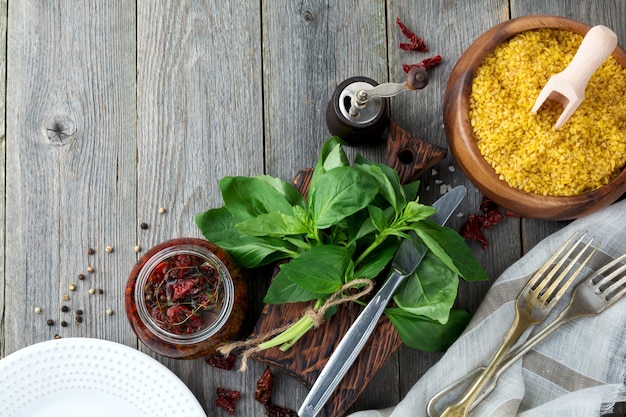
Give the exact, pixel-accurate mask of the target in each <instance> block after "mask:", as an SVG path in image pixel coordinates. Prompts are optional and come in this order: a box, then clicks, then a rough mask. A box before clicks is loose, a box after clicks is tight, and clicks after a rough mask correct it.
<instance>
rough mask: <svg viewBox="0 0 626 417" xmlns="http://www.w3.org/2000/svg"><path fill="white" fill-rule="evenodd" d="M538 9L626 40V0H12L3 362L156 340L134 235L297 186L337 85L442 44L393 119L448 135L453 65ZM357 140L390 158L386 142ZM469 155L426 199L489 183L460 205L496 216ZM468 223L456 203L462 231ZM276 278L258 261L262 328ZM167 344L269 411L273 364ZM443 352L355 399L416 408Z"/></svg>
mask: <svg viewBox="0 0 626 417" xmlns="http://www.w3.org/2000/svg"><path fill="white" fill-rule="evenodd" d="M535 13H545V14H554V15H560V16H564V17H568V18H572V19H575V20H579V21H582V22H584V23H587V24H604V25H607V26H609V27H611V28H613V29H614V30H615V32H616V33H617V35H618V38H619V43H620V44H621V45H622V46H624V45H626V26H624V21H626V2H622V1H613V0H597V1H593V2H580V1H577V0H569V1H558V2H539V1H532V0H519V1H506V0H475V1H441V2H438V1H435V2H427V1H424V0H412V1H405V2H394V1H387V2H385V1H382V0H379V1H367V2H365V1H348V2H344V1H337V0H331V1H326V2H320V1H314V0H311V1H299V2H298V1H286V0H279V1H224V0H222V1H212V0H183V1H178V0H176V1H159V0H135V1H132V0H129V1H97V0H91V1H70V0H61V1H56V2H52V1H39V0H10V1H7V0H2V1H0V29H1V31H0V33H1V34H2V36H0V54H2V55H0V60H1V61H2V63H3V65H1V66H0V96H1V97H2V98H3V101H2V102H1V103H2V109H1V111H0V117H2V120H1V121H0V129H2V132H0V135H2V138H3V140H2V142H1V145H2V148H1V152H2V156H3V157H2V158H0V161H2V164H3V169H2V170H1V171H0V175H1V176H2V180H0V187H3V188H4V189H3V190H2V191H3V194H4V195H5V198H2V199H0V215H2V216H3V218H2V220H3V221H2V224H3V225H4V227H3V229H2V232H3V236H2V239H0V245H1V246H2V248H1V250H0V254H1V255H0V265H1V268H0V271H2V274H1V275H0V312H1V319H2V321H1V322H0V357H4V356H6V355H8V354H10V353H12V352H15V351H17V350H18V349H20V348H23V347H26V346H28V345H31V344H33V343H36V342H41V341H45V340H50V339H52V338H54V337H55V335H59V336H61V337H70V336H84V337H95V338H101V339H107V340H111V341H116V342H120V343H123V344H126V345H129V346H132V347H136V348H138V349H140V350H142V351H146V352H147V353H149V354H150V351H148V350H147V349H146V348H145V347H144V346H143V345H142V344H141V343H139V342H138V341H137V339H136V337H135V335H134V333H133V332H132V330H131V328H130V326H129V324H128V322H127V320H126V317H125V314H124V304H123V293H124V287H125V283H126V278H127V276H128V273H129V271H130V269H131V268H132V266H133V264H134V263H135V261H136V259H137V256H138V254H137V253H136V252H135V250H134V248H135V246H137V245H139V246H141V247H142V248H143V249H144V250H146V249H148V248H149V247H151V246H153V245H155V244H157V243H159V242H162V241H164V240H166V239H169V238H173V237H181V236H198V237H199V236H200V232H199V230H197V228H196V226H195V224H194V221H193V218H194V216H195V214H197V213H199V212H202V211H204V210H206V209H208V208H211V207H215V206H218V205H220V204H221V200H220V195H219V190H218V188H217V182H218V180H219V179H220V178H222V177H223V176H225V175H257V174H262V173H266V174H269V175H272V176H276V177H280V178H282V179H285V180H291V179H292V178H293V177H294V175H295V174H296V173H297V172H298V171H299V170H300V169H301V168H303V167H308V166H312V165H313V163H314V161H315V159H316V157H317V155H318V152H319V149H320V146H321V144H322V143H323V141H324V140H325V139H326V138H327V137H328V136H329V134H328V131H327V128H326V124H325V116H324V110H325V107H326V104H327V102H328V100H329V97H330V95H331V94H332V92H333V90H334V88H335V86H336V85H337V84H339V83H340V82H341V81H343V80H344V79H346V78H349V77H352V76H355V75H364V76H368V77H370V78H373V79H375V80H377V81H379V82H385V81H394V82H398V81H401V80H403V78H404V73H403V72H402V68H401V65H402V64H404V63H407V64H410V63H415V62H419V61H421V60H422V59H423V58H426V57H428V56H432V55H436V54H439V55H441V56H442V58H443V62H442V63H441V65H439V66H438V67H436V68H433V69H432V70H431V81H430V84H429V85H428V86H427V88H426V89H424V90H422V91H418V92H415V93H410V94H403V95H400V96H398V97H396V98H393V99H392V109H391V114H392V118H393V119H394V120H395V121H396V122H397V123H398V124H399V125H401V126H402V127H404V128H405V129H406V130H407V131H409V132H410V133H411V134H413V135H415V136H417V137H420V138H422V139H424V140H426V141H428V142H430V143H433V144H437V145H439V146H442V147H446V138H445V135H444V130H443V125H442V97H443V91H444V88H445V85H446V82H447V78H448V75H449V74H450V71H451V69H452V67H453V65H454V63H455V62H456V60H457V59H458V57H459V56H460V54H461V53H462V52H463V51H464V50H465V49H466V48H467V47H468V46H469V45H470V43H471V42H472V41H473V40H475V39H476V38H477V37H478V36H479V35H480V34H481V33H483V32H484V31H485V30H487V29H489V28H490V27H492V26H493V25H495V24H497V23H499V22H501V21H503V20H506V19H509V18H513V17H518V16H523V15H528V14H535ZM396 17H400V18H401V19H402V20H403V21H404V22H405V23H406V24H407V25H408V26H409V27H410V28H412V29H413V30H414V31H415V32H416V33H417V34H418V35H420V36H422V37H423V38H424V40H425V42H426V44H427V45H428V46H429V48H430V51H429V52H428V53H416V52H410V53H409V52H403V51H401V50H399V49H398V47H397V45H398V43H399V42H402V41H404V39H403V37H402V35H401V33H400V31H399V29H398V27H397V26H396V24H395V19H396ZM350 152H351V155H354V153H355V152H356V150H350ZM358 152H361V153H363V154H364V155H365V156H366V157H368V158H370V159H374V160H381V159H382V157H383V154H384V146H375V147H370V148H365V149H359V150H358ZM454 167H455V162H454V160H453V158H452V156H451V155H448V157H447V158H446V159H445V160H444V161H442V162H441V163H439V164H438V165H437V167H436V173H435V172H428V173H427V174H426V175H425V176H423V177H422V181H423V185H422V189H421V193H420V196H421V199H422V201H424V202H427V203H430V202H432V201H434V200H435V199H436V198H437V197H438V195H439V188H440V187H439V185H440V184H450V185H457V184H464V185H466V186H468V188H469V190H470V192H469V197H468V198H467V199H466V201H465V202H464V203H463V206H462V207H461V209H460V211H461V212H463V213H465V215H467V214H469V213H472V212H477V211H478V206H479V203H480V199H481V196H480V194H479V193H478V192H476V191H475V188H474V187H473V186H472V185H471V184H470V183H469V182H468V181H467V180H466V178H465V177H464V176H463V174H462V173H461V172H460V170H458V169H456V170H454ZM160 208H164V209H165V211H164V212H163V213H160V210H159V209H160ZM161 211H162V210H161ZM463 221H464V218H456V217H455V218H454V219H453V221H452V223H451V227H453V228H457V229H458V228H459V227H460V225H461V224H462V222H463ZM141 223H146V224H147V225H148V226H149V227H148V228H147V229H144V228H141V227H140V224H141ZM563 225H564V223H563V222H546V221H538V220H531V219H517V218H508V219H507V220H506V221H505V222H504V223H502V224H500V225H498V226H497V227H496V228H494V229H491V230H489V231H488V232H487V237H488V239H489V241H490V246H489V248H488V249H487V250H483V249H481V248H480V247H479V246H478V245H474V244H472V245H473V246H472V247H473V248H474V250H475V253H476V256H477V257H478V259H479V260H480V262H481V264H482V265H483V266H484V268H485V269H486V270H487V271H488V273H489V276H490V278H491V280H492V281H493V280H494V279H495V278H497V276H498V275H499V274H500V273H501V272H502V271H503V270H504V269H505V268H506V267H508V266H509V265H510V264H512V263H513V262H514V261H515V260H517V259H518V258H519V257H520V256H522V255H523V254H524V253H525V252H526V251H528V250H529V249H530V248H531V247H533V245H535V244H536V243H537V242H538V241H539V240H541V239H542V238H543V237H544V236H546V235H548V234H550V233H552V232H554V231H556V230H558V229H559V228H560V227H562V226H563ZM107 246H111V247H112V248H113V251H112V252H107V251H106V250H105V248H106V247H107ZM88 248H92V249H94V250H95V253H93V254H88ZM90 267H93V269H94V270H93V272H91V273H90V272H88V268H90ZM79 274H83V275H85V279H84V280H82V281H81V280H79V278H78V276H79ZM268 278H269V277H268V275H267V273H266V271H264V272H262V273H256V274H250V281H249V285H250V288H251V299H250V312H249V315H248V322H247V325H246V326H247V330H248V331H249V332H250V331H252V329H253V326H254V324H255V322H256V319H257V318H258V314H259V312H260V311H261V309H262V303H261V298H262V296H263V294H264V291H265V289H266V288H267V285H268ZM70 285H76V289H75V290H74V291H70V289H69V288H70ZM488 287H489V283H480V284H472V285H462V287H461V289H460V294H459V300H458V302H459V306H460V307H463V308H467V309H469V310H474V309H476V307H477V306H478V304H479V303H480V301H481V299H482V297H483V296H484V294H485V292H486V291H487V289H488ZM90 288H93V289H96V290H97V289H102V290H103V291H102V294H100V293H99V291H96V293H95V294H93V295H91V294H90V293H89V289H90ZM64 295H68V296H69V300H63V297H64ZM67 303H69V304H70V305H71V307H72V308H74V309H78V308H80V309H82V310H83V311H84V320H83V322H82V323H76V322H75V321H73V320H72V319H71V316H70V319H69V320H68V325H67V327H62V326H60V324H59V323H60V322H61V321H62V320H65V319H66V318H65V316H64V314H65V313H63V312H61V306H62V305H63V304H67ZM37 307H38V308H40V309H41V310H42V312H41V313H40V314H36V313H35V308H37ZM109 309H110V310H111V312H112V313H113V314H112V315H108V314H106V310H109ZM47 319H52V320H54V321H55V323H56V324H55V325H53V326H48V325H47V324H46V320H47ZM154 356H155V357H156V358H157V359H158V360H159V361H161V362H162V363H164V364H165V365H166V366H167V367H168V368H170V369H171V370H173V371H174V372H175V373H176V374H177V375H178V376H179V377H180V378H181V379H182V380H183V381H184V382H185V383H186V384H187V385H188V386H189V387H190V389H191V390H192V391H193V393H194V394H195V395H196V396H197V398H198V399H199V401H200V402H201V403H202V404H203V406H204V407H205V410H206V412H207V414H208V415H224V414H225V413H224V412H223V411H217V410H216V408H215V406H214V397H215V388H216V387H217V386H225V387H229V388H234V389H239V390H241V391H242V392H243V396H242V397H241V398H240V400H239V403H238V411H237V415H240V416H260V415H263V411H262V408H261V406H260V405H259V404H258V403H257V402H255V401H254V400H253V398H252V397H253V392H254V386H255V382H256V380H257V378H258V377H259V376H260V374H261V372H262V370H263V369H264V366H265V365H263V364H260V363H258V362H254V361H253V362H252V363H251V364H250V369H249V370H248V372H246V373H239V372H237V371H230V372H227V371H221V370H217V369H214V368H212V367H210V366H207V365H205V364H204V362H203V361H202V360H200V359H199V360H192V361H180V360H178V361H177V360H169V359H166V358H162V357H158V356H157V355H154ZM439 358H440V354H425V353H421V352H417V351H413V350H411V349H408V348H405V347H402V348H401V349H400V350H399V351H398V352H397V353H396V354H394V355H393V356H392V358H391V359H390V360H389V361H388V363H387V364H386V365H385V366H384V367H383V368H382V369H381V370H380V372H379V373H378V374H377V375H376V377H375V379H374V380H373V381H372V383H371V384H370V385H369V386H368V387H367V388H366V390H365V393H364V394H363V395H362V396H361V397H360V399H359V400H358V401H357V402H356V403H355V404H354V406H353V407H352V410H358V409H365V408H382V407H386V406H390V405H393V404H395V403H397V402H398V401H399V400H400V399H401V398H402V397H403V396H404V395H405V393H406V392H407V390H408V389H409V388H410V387H411V386H412V385H413V384H414V383H415V381H416V380H417V379H418V378H419V377H420V376H421V375H422V374H423V373H424V372H425V371H426V370H427V369H428V368H429V367H430V366H431V365H433V364H434V363H435V362H436V361H437V360H438V359H439ZM2 383H6V382H2ZM305 395H306V389H305V387H303V386H300V385H299V384H298V383H295V382H294V381H293V380H291V379H290V378H287V377H285V376H284V375H281V374H278V375H277V379H276V387H275V390H274V397H273V400H274V402H275V403H277V404H281V405H284V406H286V407H289V408H293V409H297V408H298V406H299V404H300V403H301V401H302V400H303V398H304V396H305Z"/></svg>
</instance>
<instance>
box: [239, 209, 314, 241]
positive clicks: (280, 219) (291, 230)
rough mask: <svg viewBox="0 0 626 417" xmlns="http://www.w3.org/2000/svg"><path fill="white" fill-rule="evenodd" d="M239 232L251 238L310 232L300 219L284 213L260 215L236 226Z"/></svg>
mask: <svg viewBox="0 0 626 417" xmlns="http://www.w3.org/2000/svg"><path fill="white" fill-rule="evenodd" d="M235 227H236V228H237V230H239V231H240V232H242V233H244V234H246V235H249V236H273V237H283V236H288V235H299V234H304V233H306V232H307V231H308V229H307V227H306V226H305V225H303V224H302V223H301V222H300V221H299V220H298V219H296V218H295V217H293V216H288V215H286V214H283V213H278V212H274V213H267V214H260V215H258V216H256V217H253V218H251V219H248V220H245V221H243V222H241V223H237V224H236V225H235Z"/></svg>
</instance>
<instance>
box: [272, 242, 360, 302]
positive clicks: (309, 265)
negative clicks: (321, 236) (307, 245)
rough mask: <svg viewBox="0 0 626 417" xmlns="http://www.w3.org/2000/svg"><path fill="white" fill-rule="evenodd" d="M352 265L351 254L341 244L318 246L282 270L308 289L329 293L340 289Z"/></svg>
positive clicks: (324, 293)
mask: <svg viewBox="0 0 626 417" xmlns="http://www.w3.org/2000/svg"><path fill="white" fill-rule="evenodd" d="M351 265H352V259H351V254H350V252H349V251H348V249H346V248H344V247H341V246H333V245H324V246H316V247H313V248H311V249H310V250H308V251H306V252H304V253H302V254H301V255H300V256H298V257H297V258H294V259H292V260H291V261H290V262H289V263H286V264H283V265H281V266H280V271H281V272H282V273H283V274H285V276H286V277H287V278H289V280H290V281H292V282H293V283H295V284H297V285H298V286H300V287H301V288H304V289H305V290H307V291H311V292H314V293H316V294H320V295H328V294H332V293H334V292H336V291H337V290H339V289H340V288H341V287H342V286H343V284H344V282H345V281H344V277H345V276H346V273H347V271H349V270H350V268H351Z"/></svg>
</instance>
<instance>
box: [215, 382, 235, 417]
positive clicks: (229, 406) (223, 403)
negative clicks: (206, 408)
mask: <svg viewBox="0 0 626 417" xmlns="http://www.w3.org/2000/svg"><path fill="white" fill-rule="evenodd" d="M215 392H216V394H217V397H216V399H215V405H216V406H217V407H219V408H223V409H224V410H226V412H227V413H228V414H230V415H231V416H232V415H233V414H235V408H236V407H237V399H238V398H239V395H240V394H241V393H240V392H239V391H234V390H229V389H227V388H222V387H217V389H216V390H215Z"/></svg>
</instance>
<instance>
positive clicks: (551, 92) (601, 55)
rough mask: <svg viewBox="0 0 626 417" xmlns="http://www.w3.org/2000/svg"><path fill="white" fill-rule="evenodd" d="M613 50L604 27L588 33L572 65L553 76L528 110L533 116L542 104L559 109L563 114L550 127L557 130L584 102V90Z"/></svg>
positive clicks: (612, 37) (609, 32)
mask: <svg viewBox="0 0 626 417" xmlns="http://www.w3.org/2000/svg"><path fill="white" fill-rule="evenodd" d="M616 46H617V35H615V33H614V32H613V31H612V30H611V29H609V28H608V27H606V26H602V25H598V26H594V27H592V28H591V29H589V32H587V34H586V35H585V38H584V39H583V41H582V43H581V44H580V47H579V48H578V51H576V55H574V59H572V62H570V64H569V65H568V66H567V68H565V69H564V70H563V71H562V72H560V73H558V74H555V75H553V76H552V77H550V79H549V80H548V83H547V84H546V86H545V87H543V90H541V93H539V96H538V97H537V101H536V102H535V105H534V106H533V108H532V110H531V111H532V112H533V113H537V110H539V108H540V107H541V105H542V104H543V103H544V102H545V101H546V100H554V101H556V102H559V103H561V104H562V105H563V112H562V113H561V116H560V117H559V119H558V120H557V121H556V124H555V125H554V126H555V127H556V128H557V129H559V128H560V127H561V126H563V125H564V124H565V122H567V121H568V120H569V118H570V117H571V116H572V114H574V112H575V111H576V109H577V108H578V106H580V103H582V101H583V100H584V99H585V87H586V86H587V83H588V82H589V79H590V78H591V76H592V75H593V73H594V72H595V71H596V70H597V69H598V67H599V66H600V65H601V64H602V63H603V62H604V61H605V60H606V59H607V58H608V56H609V55H610V54H611V52H613V50H614V49H615V47H616Z"/></svg>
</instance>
